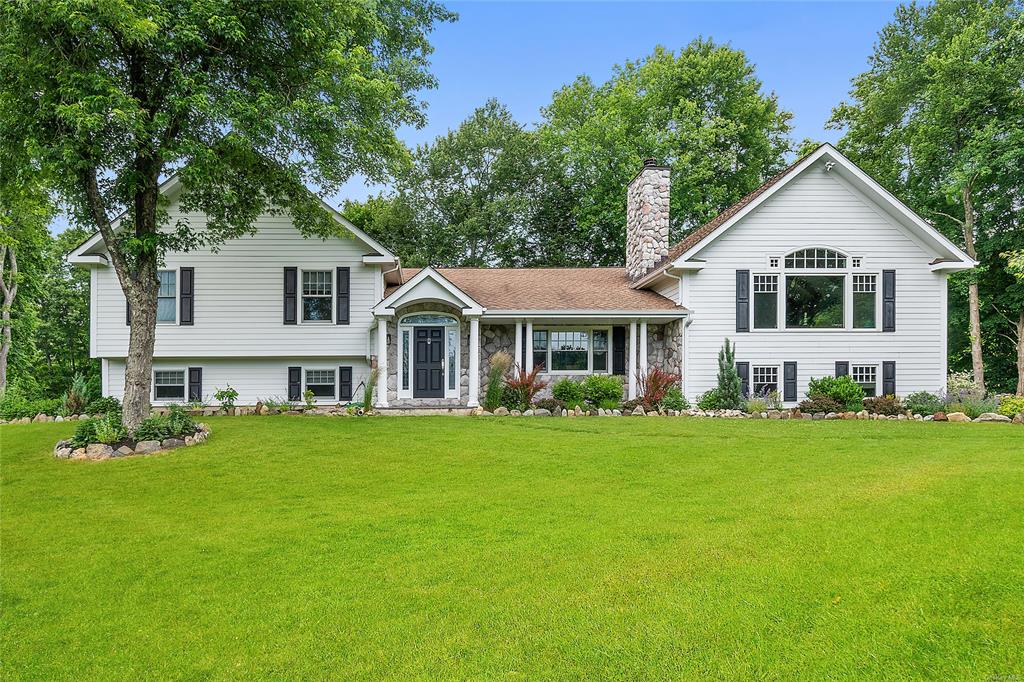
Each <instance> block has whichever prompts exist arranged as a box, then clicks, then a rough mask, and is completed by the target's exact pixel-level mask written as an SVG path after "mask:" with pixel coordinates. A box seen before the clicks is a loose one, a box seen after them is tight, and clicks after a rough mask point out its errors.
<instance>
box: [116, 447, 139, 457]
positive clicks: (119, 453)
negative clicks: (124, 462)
mask: <svg viewBox="0 0 1024 682" xmlns="http://www.w3.org/2000/svg"><path fill="white" fill-rule="evenodd" d="M134 454H135V451H134V450H132V449H131V448H130V447H128V446H127V445H122V446H121V447H119V448H118V449H117V450H114V457H127V456H128V455H134Z"/></svg>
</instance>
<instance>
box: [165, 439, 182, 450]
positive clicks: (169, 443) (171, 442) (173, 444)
mask: <svg viewBox="0 0 1024 682" xmlns="http://www.w3.org/2000/svg"><path fill="white" fill-rule="evenodd" d="M184 445H185V441H183V440H182V439H180V438H164V440H163V442H161V443H160V447H162V448H163V449H164V450H173V449H174V448H180V447H184Z"/></svg>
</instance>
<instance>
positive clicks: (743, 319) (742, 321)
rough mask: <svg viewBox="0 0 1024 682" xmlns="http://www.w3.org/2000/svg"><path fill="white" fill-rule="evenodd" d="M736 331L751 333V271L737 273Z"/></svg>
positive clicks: (738, 271)
mask: <svg viewBox="0 0 1024 682" xmlns="http://www.w3.org/2000/svg"><path fill="white" fill-rule="evenodd" d="M736 331H738V332H749V331H750V270H737V271H736Z"/></svg>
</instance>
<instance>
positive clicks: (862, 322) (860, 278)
mask: <svg viewBox="0 0 1024 682" xmlns="http://www.w3.org/2000/svg"><path fill="white" fill-rule="evenodd" d="M877 280H878V278H877V277H876V276H875V275H854V276H853V328H854V329H874V328H875V319H876V314H875V312H876V310H877V308H878V305H877V300H878V281H877Z"/></svg>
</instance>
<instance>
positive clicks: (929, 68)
mask: <svg viewBox="0 0 1024 682" xmlns="http://www.w3.org/2000/svg"><path fill="white" fill-rule="evenodd" d="M1021 8H1022V5H1021V3H1020V1H1019V0H989V1H986V2H977V1H972V0H938V1H937V2H935V3H929V4H924V5H917V4H911V5H905V6H901V7H899V8H898V9H897V10H896V14H895V17H894V18H893V20H892V22H891V23H889V24H888V25H887V26H885V28H883V29H882V31H881V34H880V35H879V40H878V42H877V44H876V46H875V51H874V53H873V54H872V56H871V57H870V61H869V69H868V70H867V71H866V72H864V73H862V74H861V75H859V76H857V77H856V78H855V79H854V80H853V87H852V90H851V92H850V101H849V102H844V103H842V104H840V105H839V106H838V107H836V109H835V110H834V111H833V114H832V118H831V120H830V121H829V125H830V126H832V127H834V128H838V129H842V130H844V131H845V134H844V137H843V139H842V141H841V142H840V145H839V146H840V147H841V148H842V149H843V151H844V152H846V153H847V154H849V155H850V156H851V157H852V158H853V159H854V160H856V161H857V162H858V163H859V164H861V165H862V166H863V167H864V168H865V170H867V171H868V172H869V173H871V174H872V175H873V176H874V177H875V178H877V179H878V180H879V181H880V182H881V183H882V184H883V185H884V186H886V187H887V188H889V189H890V190H892V191H893V192H894V193H896V195H897V196H899V197H900V198H901V199H903V200H904V201H905V202H907V203H908V204H909V205H910V206H913V207H914V208H916V209H917V210H918V211H919V212H921V213H922V214H923V215H925V216H926V217H929V218H931V219H932V220H933V221H934V222H935V223H936V225H937V226H938V227H939V228H940V229H942V230H943V231H944V232H946V233H947V235H950V236H953V237H955V238H958V239H959V241H960V243H962V244H963V245H964V247H965V250H966V251H967V253H968V254H969V255H970V256H971V257H973V258H977V259H979V260H981V267H980V268H979V269H978V271H976V272H973V273H967V274H965V275H961V276H958V277H957V278H955V280H956V279H959V280H961V281H966V289H967V292H966V294H967V308H968V315H967V317H968V323H967V324H968V329H967V332H966V334H967V337H968V339H969V344H970V349H971V366H972V371H973V374H974V380H975V382H976V383H977V384H979V385H981V386H984V384H985V363H984V351H983V348H984V347H985V346H984V344H983V321H982V312H983V310H985V309H986V308H988V307H989V305H991V301H988V302H986V301H985V300H983V299H984V298H986V295H985V292H982V291H981V288H980V282H981V281H982V280H983V279H984V278H985V272H986V270H988V269H990V268H992V267H1003V266H1000V265H998V264H996V263H994V262H992V261H991V260H988V259H986V258H985V257H984V256H985V254H986V253H989V254H992V253H994V252H993V251H992V250H989V249H985V248H983V245H984V244H985V243H986V241H987V240H990V239H991V238H992V236H993V234H994V232H995V231H996V230H997V225H998V224H999V223H1000V220H1001V219H1002V218H1001V216H1000V215H999V214H998V211H1000V210H1001V211H1006V210H1011V211H1012V210H1017V211H1019V210H1020V205H1021V182H1020V181H1021V176H1020V170H1019V169H1020V168H1021V167H1022V165H1024V96H1022V87H1021V84H1022V83H1024V24H1022V21H1024V19H1022V13H1021ZM1006 197H1016V209H1014V208H1013V202H1006V201H1005V198H1006ZM955 280H954V288H955V287H956V286H957V284H958V282H956V281H955ZM987 293H988V297H989V298H991V293H992V292H991V291H990V292H987ZM954 300H956V299H955V298H954ZM951 317H955V315H953V316H951Z"/></svg>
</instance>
